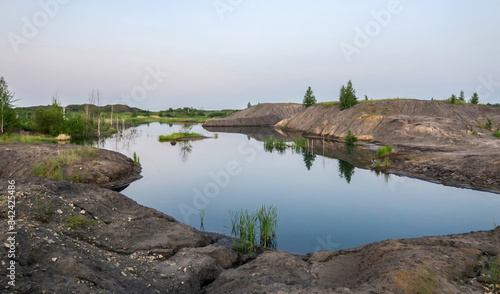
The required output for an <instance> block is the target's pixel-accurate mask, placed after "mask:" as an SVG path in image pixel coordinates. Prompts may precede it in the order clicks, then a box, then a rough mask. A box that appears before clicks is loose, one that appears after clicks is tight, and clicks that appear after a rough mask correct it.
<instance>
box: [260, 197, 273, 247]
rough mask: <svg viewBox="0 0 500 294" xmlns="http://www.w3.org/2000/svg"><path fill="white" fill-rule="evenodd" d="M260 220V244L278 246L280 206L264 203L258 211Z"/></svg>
mask: <svg viewBox="0 0 500 294" xmlns="http://www.w3.org/2000/svg"><path fill="white" fill-rule="evenodd" d="M257 219H258V220H259V232H260V245H262V246H263V247H264V248H267V247H271V248H276V246H275V241H274V240H275V238H276V227H277V226H278V208H277V207H276V206H273V205H270V206H267V207H266V206H265V205H262V206H261V207H260V210H259V212H258V213H257Z"/></svg>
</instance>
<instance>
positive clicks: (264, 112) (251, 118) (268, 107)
mask: <svg viewBox="0 0 500 294" xmlns="http://www.w3.org/2000/svg"><path fill="white" fill-rule="evenodd" d="M302 109H303V106H302V105H300V104H295V103H283V104H275V103H262V104H258V105H255V106H252V107H249V108H247V109H244V110H242V111H238V112H236V113H233V114H231V115H230V116H228V117H225V118H221V119H212V120H209V121H207V122H205V123H204V124H203V126H204V127H241V126H244V127H255V126H274V125H275V124H276V123H278V122H279V121H281V120H283V119H285V118H288V117H291V116H292V115H294V114H296V113H299V112H300V111H301V110H302Z"/></svg>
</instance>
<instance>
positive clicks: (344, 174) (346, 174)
mask: <svg viewBox="0 0 500 294" xmlns="http://www.w3.org/2000/svg"><path fill="white" fill-rule="evenodd" d="M355 168H356V167H355V166H354V165H352V164H351V163H349V162H347V161H345V160H342V159H339V177H340V178H341V179H345V180H346V182H347V183H348V184H350V183H351V179H352V176H353V175H354V170H355Z"/></svg>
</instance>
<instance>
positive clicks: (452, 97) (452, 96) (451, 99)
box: [450, 94, 457, 104]
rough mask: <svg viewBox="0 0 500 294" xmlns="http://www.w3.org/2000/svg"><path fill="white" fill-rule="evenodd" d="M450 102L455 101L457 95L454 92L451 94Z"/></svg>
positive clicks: (453, 102)
mask: <svg viewBox="0 0 500 294" xmlns="http://www.w3.org/2000/svg"><path fill="white" fill-rule="evenodd" d="M450 102H451V103H452V104H455V102H457V96H456V95H455V94H452V95H451V98H450Z"/></svg>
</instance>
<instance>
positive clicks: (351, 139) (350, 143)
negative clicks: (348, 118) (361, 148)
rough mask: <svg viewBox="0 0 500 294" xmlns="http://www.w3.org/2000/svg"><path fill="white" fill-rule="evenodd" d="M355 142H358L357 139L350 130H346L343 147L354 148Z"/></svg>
mask: <svg viewBox="0 0 500 294" xmlns="http://www.w3.org/2000/svg"><path fill="white" fill-rule="evenodd" d="M356 142H358V137H356V136H355V135H354V134H353V133H352V132H351V130H347V135H346V136H345V145H346V146H347V147H356Z"/></svg>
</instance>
